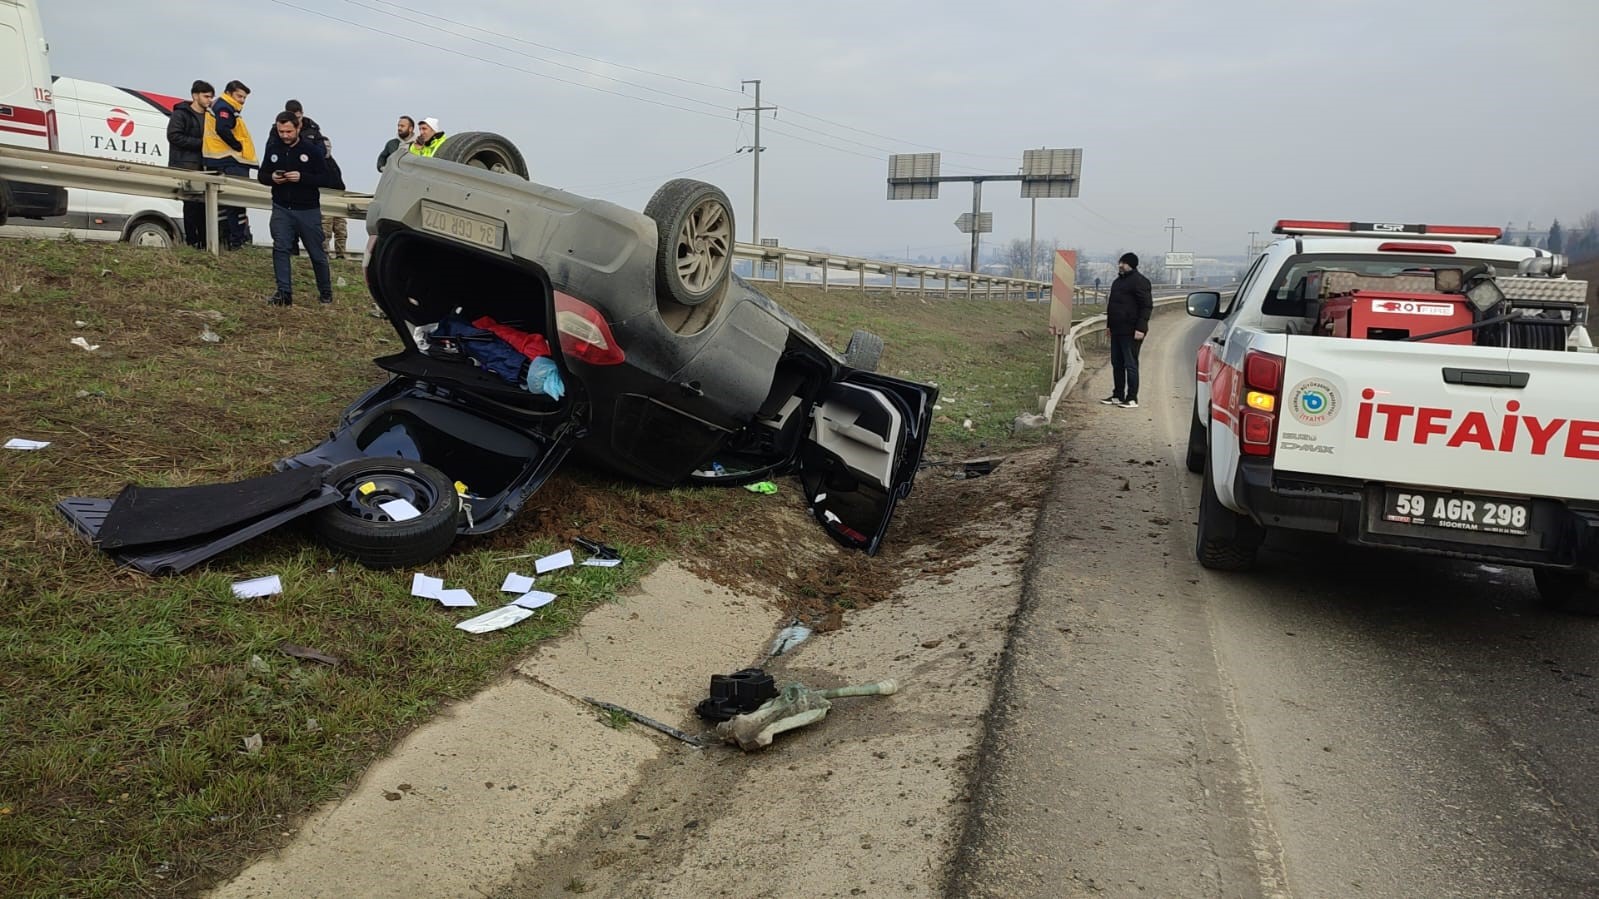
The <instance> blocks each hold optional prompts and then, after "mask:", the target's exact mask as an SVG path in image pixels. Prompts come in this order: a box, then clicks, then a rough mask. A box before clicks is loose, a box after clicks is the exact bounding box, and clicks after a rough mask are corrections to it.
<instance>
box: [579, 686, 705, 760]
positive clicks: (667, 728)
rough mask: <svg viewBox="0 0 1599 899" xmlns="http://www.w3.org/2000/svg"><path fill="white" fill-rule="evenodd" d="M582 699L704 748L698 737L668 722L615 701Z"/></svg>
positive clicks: (696, 746)
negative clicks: (617, 703)
mask: <svg viewBox="0 0 1599 899" xmlns="http://www.w3.org/2000/svg"><path fill="white" fill-rule="evenodd" d="M583 701H584V702H586V703H588V704H589V705H591V706H594V707H595V708H597V709H604V710H605V711H607V712H615V713H616V714H618V715H626V716H627V717H628V718H629V719H631V720H633V721H637V722H638V723H639V724H642V725H644V726H645V727H648V728H650V729H652V730H658V731H660V732H661V733H663V734H666V735H667V736H668V737H673V738H676V739H678V740H682V741H683V742H684V743H687V744H688V745H690V746H692V747H694V748H695V749H704V748H705V744H704V743H701V742H700V741H699V738H698V737H695V736H693V735H692V734H688V733H685V732H683V731H681V730H678V729H677V728H675V727H673V726H672V725H670V724H663V723H661V722H659V721H656V720H655V719H654V718H651V717H649V716H648V715H641V714H639V713H638V712H635V711H633V710H632V709H625V708H623V707H621V706H619V705H616V704H615V703H610V702H601V701H600V700H598V699H592V698H590V697H587V696H585V697H583Z"/></svg>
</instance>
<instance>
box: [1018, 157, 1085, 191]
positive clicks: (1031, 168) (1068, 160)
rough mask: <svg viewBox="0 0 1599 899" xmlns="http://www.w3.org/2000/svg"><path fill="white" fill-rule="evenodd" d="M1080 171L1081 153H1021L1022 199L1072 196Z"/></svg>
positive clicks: (1081, 168) (1081, 165) (1080, 174)
mask: <svg viewBox="0 0 1599 899" xmlns="http://www.w3.org/2000/svg"><path fill="white" fill-rule="evenodd" d="M1082 172H1083V150H1082V148H1081V147H1077V148H1074V149H1070V150H1061V149H1057V150H1049V149H1041V150H1024V151H1022V197H1024V198H1026V197H1075V196H1077V183H1078V181H1079V180H1081V176H1082Z"/></svg>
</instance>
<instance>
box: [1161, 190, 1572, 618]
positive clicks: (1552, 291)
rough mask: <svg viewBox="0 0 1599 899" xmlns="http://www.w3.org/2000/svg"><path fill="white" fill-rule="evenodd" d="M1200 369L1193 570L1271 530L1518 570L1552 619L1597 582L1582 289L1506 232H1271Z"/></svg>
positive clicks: (1426, 228)
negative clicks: (1507, 242)
mask: <svg viewBox="0 0 1599 899" xmlns="http://www.w3.org/2000/svg"><path fill="white" fill-rule="evenodd" d="M1275 231H1276V233H1278V234H1281V235H1283V239H1281V240H1278V241H1277V242H1276V243H1274V244H1272V246H1271V247H1270V248H1269V249H1268V250H1267V251H1266V252H1265V253H1263V254H1262V255H1261V256H1260V257H1258V258H1257V259H1256V260H1255V261H1254V263H1253V264H1252V265H1251V266H1250V269H1249V271H1248V273H1247V274H1246V275H1245V277H1244V280H1243V281H1242V283H1241V284H1240V286H1239V289H1238V292H1237V294H1236V295H1235V297H1234V298H1233V300H1232V302H1231V303H1230V304H1226V305H1223V303H1222V298H1221V297H1220V295H1218V294H1216V293H1209V292H1201V293H1195V294H1190V295H1189V304H1188V305H1189V313H1190V314H1191V315H1196V316H1199V317H1201V318H1212V319H1217V320H1218V324H1217V325H1216V328H1215V330H1214V331H1213V332H1212V333H1211V334H1210V336H1209V337H1208V339H1207V340H1206V341H1205V343H1204V344H1203V345H1202V346H1201V348H1200V350H1199V353H1198V358H1197V360H1196V367H1195V404H1194V413H1193V421H1192V423H1191V427H1190V438H1189V446H1188V465H1189V468H1190V469H1191V470H1193V471H1195V472H1196V473H1200V474H1202V475H1203V476H1204V479H1205V485H1204V489H1203V490H1202V500H1201V503H1200V510H1199V533H1198V538H1197V547H1196V551H1197V555H1198V557H1199V561H1200V563H1201V564H1203V565H1205V566H1206V567H1208V568H1216V569H1226V570H1238V569H1242V568H1246V567H1248V566H1249V565H1251V564H1252V563H1253V561H1254V558H1255V552H1256V550H1257V548H1258V547H1259V545H1260V543H1261V541H1262V539H1263V538H1264V536H1265V533H1266V531H1267V530H1268V529H1271V528H1284V529H1292V530H1305V531H1319V532H1324V533H1329V534H1335V535H1337V536H1338V537H1340V538H1341V539H1343V540H1345V541H1347V542H1351V543H1358V544H1364V545H1372V546H1382V547H1389V548H1393V549H1399V550H1406V551H1413V552H1422V553H1432V554H1438V555H1447V556H1455V557H1461V558H1471V559H1481V560H1486V561H1493V562H1498V563H1503V564H1511V565H1522V566H1526V567H1530V568H1532V569H1533V570H1534V573H1535V575H1536V579H1537V582H1538V586H1539V589H1540V591H1541V592H1542V593H1543V594H1544V595H1545V597H1546V598H1549V599H1550V600H1553V601H1556V602H1558V603H1564V604H1573V603H1576V602H1579V601H1580V602H1583V603H1587V602H1591V601H1592V599H1593V597H1594V596H1596V595H1599V594H1595V592H1594V590H1593V578H1592V572H1594V571H1595V570H1596V569H1599V391H1595V390H1594V389H1593V387H1592V385H1593V383H1594V379H1595V377H1596V376H1599V354H1595V352H1594V348H1593V345H1592V343H1591V342H1590V340H1589V338H1588V333H1587V330H1586V327H1585V324H1586V321H1587V307H1586V305H1585V303H1584V297H1585V294H1586V291H1587V284H1586V282H1582V281H1574V280H1570V279H1567V278H1565V277H1563V272H1564V260H1563V259H1562V258H1561V257H1559V256H1552V255H1550V254H1548V253H1546V252H1544V251H1541V250H1537V249H1533V248H1529V247H1513V246H1503V245H1499V244H1496V243H1493V241H1496V240H1498V239H1499V237H1500V232H1499V229H1497V228H1477V227H1453V226H1437V225H1400V224H1388V223H1375V222H1374V223H1360V222H1325V221H1304V220H1284V221H1282V222H1279V223H1278V225H1277V228H1276V229H1275Z"/></svg>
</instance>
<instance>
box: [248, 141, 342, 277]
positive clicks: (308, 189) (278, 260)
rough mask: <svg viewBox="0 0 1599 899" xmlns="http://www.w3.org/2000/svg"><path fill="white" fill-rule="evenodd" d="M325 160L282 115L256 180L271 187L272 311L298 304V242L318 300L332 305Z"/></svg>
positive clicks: (268, 142) (319, 150)
mask: <svg viewBox="0 0 1599 899" xmlns="http://www.w3.org/2000/svg"><path fill="white" fill-rule="evenodd" d="M327 171H328V169H327V159H326V157H325V156H324V155H323V153H322V147H321V145H320V144H316V143H313V142H311V141H308V140H302V139H301V138H300V123H299V122H298V121H296V120H295V118H294V113H292V112H280V113H278V120H277V125H276V128H275V130H274V133H273V135H272V137H271V138H270V139H268V141H267V146H266V160H265V164H264V165H262V166H261V174H260V175H259V176H257V177H258V178H259V180H260V182H261V183H262V184H266V185H270V186H271V187H272V274H273V276H274V277H275V278H276V280H277V284H278V290H277V293H274V294H273V295H272V297H271V298H270V299H269V300H268V301H267V302H269V303H271V304H272V305H274V306H290V305H293V303H294V282H293V280H292V277H291V272H290V268H289V250H290V249H291V248H293V246H294V242H295V241H296V240H298V241H299V242H300V243H302V244H304V245H305V252H306V255H307V256H310V257H311V271H313V272H315V273H316V289H317V295H318V298H319V299H320V300H321V301H322V302H323V303H331V302H333V277H332V275H331V274H330V273H329V272H328V257H327V254H326V253H324V252H323V250H322V242H323V237H322V195H321V193H319V190H320V189H321V188H322V187H324V186H326V185H327V183H328V175H327Z"/></svg>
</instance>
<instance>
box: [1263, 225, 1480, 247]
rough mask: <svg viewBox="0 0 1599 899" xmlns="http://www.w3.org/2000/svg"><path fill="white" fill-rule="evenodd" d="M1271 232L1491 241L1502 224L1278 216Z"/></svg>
mask: <svg viewBox="0 0 1599 899" xmlns="http://www.w3.org/2000/svg"><path fill="white" fill-rule="evenodd" d="M1271 230H1272V233H1273V234H1287V235H1304V234H1321V235H1337V236H1341V237H1393V236H1403V237H1409V238H1412V239H1415V238H1421V239H1424V240H1459V241H1483V242H1491V241H1495V240H1498V239H1499V238H1500V237H1502V236H1504V230H1503V229H1501V228H1484V227H1478V226H1475V225H1401V224H1397V223H1392V222H1326V221H1318V220H1314V219H1280V220H1279V221H1278V222H1277V226H1276V227H1275V228H1272V229H1271Z"/></svg>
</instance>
